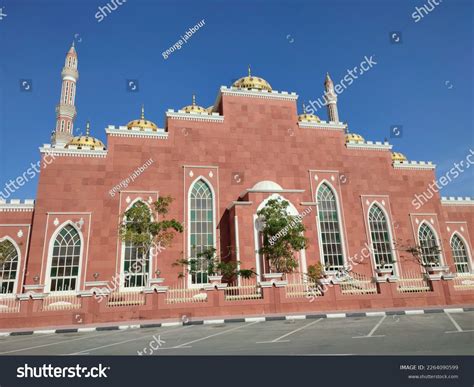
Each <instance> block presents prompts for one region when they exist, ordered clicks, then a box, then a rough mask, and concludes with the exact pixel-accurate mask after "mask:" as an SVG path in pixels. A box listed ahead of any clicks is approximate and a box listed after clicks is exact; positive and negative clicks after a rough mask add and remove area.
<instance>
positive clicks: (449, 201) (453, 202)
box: [441, 196, 474, 206]
mask: <svg viewBox="0 0 474 387" xmlns="http://www.w3.org/2000/svg"><path fill="white" fill-rule="evenodd" d="M441 204H442V205H444V206H474V198H470V197H468V196H467V197H464V198H463V197H461V196H458V197H454V196H449V197H446V196H443V197H441Z"/></svg>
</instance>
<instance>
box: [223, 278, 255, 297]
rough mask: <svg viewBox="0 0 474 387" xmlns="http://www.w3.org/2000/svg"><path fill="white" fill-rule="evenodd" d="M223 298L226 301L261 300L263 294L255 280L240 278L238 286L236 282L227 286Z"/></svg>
mask: <svg viewBox="0 0 474 387" xmlns="http://www.w3.org/2000/svg"><path fill="white" fill-rule="evenodd" d="M224 296H225V299H226V300H227V301H237V300H258V299H260V298H263V293H262V289H261V288H260V287H259V286H258V283H257V279H256V278H241V279H240V285H239V284H238V283H237V282H233V283H230V284H229V285H227V287H226V288H225V289H224Z"/></svg>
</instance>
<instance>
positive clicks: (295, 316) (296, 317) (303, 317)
mask: <svg viewBox="0 0 474 387" xmlns="http://www.w3.org/2000/svg"><path fill="white" fill-rule="evenodd" d="M285 319H286V320H306V316H305V315H304V314H296V315H294V316H286V317H285Z"/></svg>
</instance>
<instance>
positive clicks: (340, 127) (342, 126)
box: [298, 121, 347, 132]
mask: <svg viewBox="0 0 474 387" xmlns="http://www.w3.org/2000/svg"><path fill="white" fill-rule="evenodd" d="M298 126H299V127H300V128H302V129H320V130H336V131H343V132H344V131H345V130H346V129H347V124H346V123H344V122H340V123H336V122H333V121H319V122H313V121H298Z"/></svg>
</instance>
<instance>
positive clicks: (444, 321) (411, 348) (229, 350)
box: [0, 312, 474, 356]
mask: <svg viewBox="0 0 474 387" xmlns="http://www.w3.org/2000/svg"><path fill="white" fill-rule="evenodd" d="M140 354H141V355H142V356H147V355H154V356H169V355H341V356H343V355H474V312H464V313H446V312H444V313H429V314H422V315H395V316H374V317H348V318H321V319H304V320H303V319H294V320H283V321H282V320H280V321H267V322H243V323H228V324H219V323H217V324H210V325H187V326H172V327H160V328H141V329H140V328H137V329H126V330H110V331H100V332H79V333H62V334H58V333H45V334H34V335H30V336H8V337H0V355H140Z"/></svg>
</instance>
